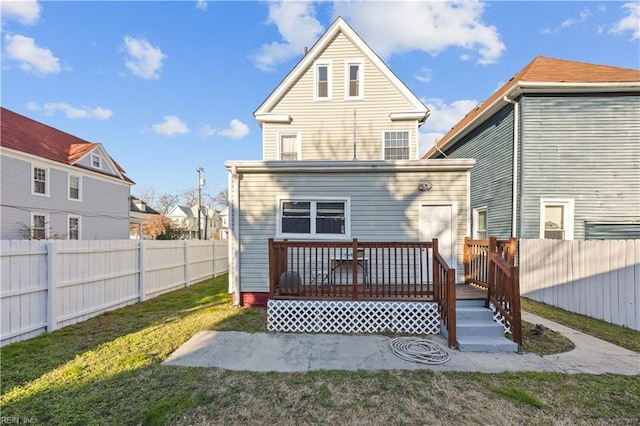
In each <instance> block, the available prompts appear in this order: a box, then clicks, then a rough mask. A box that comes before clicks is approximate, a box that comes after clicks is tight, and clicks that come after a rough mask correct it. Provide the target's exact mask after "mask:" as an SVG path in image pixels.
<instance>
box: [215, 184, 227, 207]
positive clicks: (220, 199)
mask: <svg viewBox="0 0 640 426" xmlns="http://www.w3.org/2000/svg"><path fill="white" fill-rule="evenodd" d="M211 200H212V201H213V205H214V206H216V207H219V208H220V210H222V209H224V208H225V207H228V206H229V191H228V190H227V189H226V188H225V189H221V190H220V191H218V193H217V194H216V195H215V196H213V197H211Z"/></svg>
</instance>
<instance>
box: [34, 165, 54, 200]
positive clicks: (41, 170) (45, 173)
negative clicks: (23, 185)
mask: <svg viewBox="0 0 640 426" xmlns="http://www.w3.org/2000/svg"><path fill="white" fill-rule="evenodd" d="M31 182H32V185H31V193H32V194H33V195H44V196H49V186H50V183H49V168H48V167H41V166H33V165H32V166H31Z"/></svg>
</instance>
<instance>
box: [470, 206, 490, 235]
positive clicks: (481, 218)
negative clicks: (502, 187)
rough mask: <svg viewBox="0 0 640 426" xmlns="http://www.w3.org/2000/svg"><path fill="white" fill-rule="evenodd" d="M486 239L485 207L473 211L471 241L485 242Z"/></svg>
mask: <svg viewBox="0 0 640 426" xmlns="http://www.w3.org/2000/svg"><path fill="white" fill-rule="evenodd" d="M487 238H488V237H487V206H483V207H478V208H475V209H473V239H474V240H486V239H487Z"/></svg>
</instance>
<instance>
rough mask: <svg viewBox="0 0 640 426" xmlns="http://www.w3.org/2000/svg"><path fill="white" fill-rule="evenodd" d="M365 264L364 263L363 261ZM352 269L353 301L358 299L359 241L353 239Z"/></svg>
mask: <svg viewBox="0 0 640 426" xmlns="http://www.w3.org/2000/svg"><path fill="white" fill-rule="evenodd" d="M363 262H364V261H363ZM351 267H352V274H353V277H352V282H351V292H352V297H353V300H356V299H357V298H358V239H357V238H354V239H353V245H352V246H351Z"/></svg>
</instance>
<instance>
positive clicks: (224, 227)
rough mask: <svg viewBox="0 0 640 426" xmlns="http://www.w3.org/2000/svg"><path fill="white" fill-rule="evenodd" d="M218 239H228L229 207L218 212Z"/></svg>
mask: <svg viewBox="0 0 640 426" xmlns="http://www.w3.org/2000/svg"><path fill="white" fill-rule="evenodd" d="M220 239H221V240H223V241H227V240H228V239H229V207H225V208H224V209H223V210H222V211H221V212H220Z"/></svg>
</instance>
